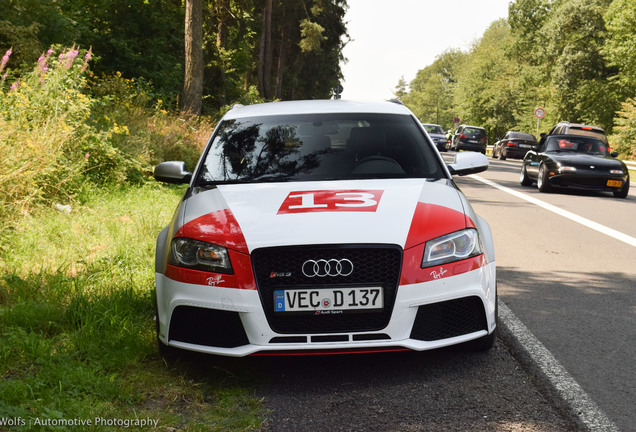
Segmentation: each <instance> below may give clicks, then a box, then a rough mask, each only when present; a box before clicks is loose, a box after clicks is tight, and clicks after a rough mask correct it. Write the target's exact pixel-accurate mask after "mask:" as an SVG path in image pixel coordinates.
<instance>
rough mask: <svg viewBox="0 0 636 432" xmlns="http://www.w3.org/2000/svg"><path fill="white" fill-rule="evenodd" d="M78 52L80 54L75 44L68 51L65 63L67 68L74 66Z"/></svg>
mask: <svg viewBox="0 0 636 432" xmlns="http://www.w3.org/2000/svg"><path fill="white" fill-rule="evenodd" d="M78 54H79V51H78V50H76V49H75V46H73V48H71V49H70V50H68V52H67V53H66V64H64V67H65V68H66V69H70V68H71V66H73V62H74V61H75V57H77V55H78Z"/></svg>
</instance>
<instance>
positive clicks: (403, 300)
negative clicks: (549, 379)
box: [154, 100, 497, 356]
mask: <svg viewBox="0 0 636 432" xmlns="http://www.w3.org/2000/svg"><path fill="white" fill-rule="evenodd" d="M487 167H488V160H487V159H486V157H485V156H484V155H482V154H478V153H460V154H457V155H456V156H455V159H454V161H453V162H452V163H450V164H446V163H445V162H444V159H443V158H442V157H441V156H440V153H439V152H438V150H437V149H436V148H435V145H434V144H433V142H431V141H430V138H429V137H428V135H427V134H426V132H425V130H424V129H423V127H422V125H421V124H420V122H419V121H418V119H417V118H416V117H415V116H414V115H413V114H412V113H411V111H409V110H408V109H407V108H406V107H405V106H403V105H402V104H401V103H398V102H392V101H388V102H364V103H361V102H352V101H345V100H324V101H293V102H273V103H265V104H258V105H251V106H235V107H233V108H232V109H231V110H230V111H229V112H228V113H227V114H226V115H225V116H224V117H223V118H222V119H221V121H220V122H219V123H218V125H217V126H216V129H215V130H214V132H213V134H212V137H211V138H210V140H209V142H208V144H207V146H206V148H205V149H204V151H203V154H202V156H201V158H200V160H199V162H198V164H197V166H196V167H195V168H194V170H193V171H192V172H189V171H187V170H186V166H185V164H184V163H183V162H174V161H170V162H163V163H161V164H159V165H157V167H156V168H155V172H154V175H155V178H156V179H157V180H159V181H164V182H169V183H187V184H188V188H187V190H186V192H185V195H184V197H183V198H182V200H181V202H180V203H179V205H178V207H177V210H176V212H175V214H174V217H173V219H172V221H171V223H170V225H168V226H167V227H166V228H165V229H163V230H162V231H161V233H160V234H159V237H158V240H157V251H156V265H155V267H156V285H157V286H156V306H157V338H158V342H159V349H160V351H161V352H162V353H163V354H169V353H174V352H175V351H177V352H178V351H179V349H185V350H193V351H199V352H204V353H210V354H216V355H227V356H246V355H256V354H258V355H266V354H301V353H345V352H352V351H354V352H376V351H386V350H402V349H410V350H418V351H420V350H428V349H434V348H440V347H444V346H449V345H454V344H463V346H464V347H466V348H469V349H475V350H486V349H489V348H490V347H491V346H492V344H493V343H494V340H495V329H496V323H497V307H496V303H497V291H496V287H497V283H496V274H495V256H494V249H493V240H492V236H491V232H490V228H489V226H488V224H487V223H486V222H485V221H484V220H483V219H481V218H480V217H479V216H477V215H476V214H475V212H474V211H473V209H472V208H471V206H470V204H469V203H468V201H467V200H466V198H465V197H464V195H463V194H462V192H461V191H460V190H459V189H458V188H457V186H456V185H455V183H454V182H453V180H452V177H451V176H452V175H464V174H470V173H476V172H480V171H483V170H485V169H487Z"/></svg>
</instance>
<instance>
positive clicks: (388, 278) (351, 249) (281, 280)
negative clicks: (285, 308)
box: [252, 245, 402, 334]
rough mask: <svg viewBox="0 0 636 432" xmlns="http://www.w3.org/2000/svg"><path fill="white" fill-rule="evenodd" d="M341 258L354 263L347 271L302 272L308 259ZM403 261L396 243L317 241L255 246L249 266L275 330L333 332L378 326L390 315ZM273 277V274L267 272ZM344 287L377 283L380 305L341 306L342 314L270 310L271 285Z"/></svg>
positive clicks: (384, 324)
mask: <svg viewBox="0 0 636 432" xmlns="http://www.w3.org/2000/svg"><path fill="white" fill-rule="evenodd" d="M320 259H324V260H330V259H336V260H342V259H348V260H349V261H351V262H352V263H353V266H354V270H353V272H352V273H351V274H350V275H347V276H325V277H312V278H309V277H306V276H305V275H304V274H303V272H302V266H303V263H304V262H305V261H307V260H320ZM401 266H402V248H400V247H399V246H395V245H316V246H301V247H297V246H294V247H273V248H262V249H256V250H254V251H253V253H252V267H253V269H254V276H255V278H256V284H257V286H258V291H259V294H260V298H261V302H262V304H263V309H264V311H265V316H266V317H267V321H268V323H269V325H270V326H271V328H272V329H273V330H274V331H275V332H277V333H283V334H285V333H286V334H290V333H310V334H311V333H336V332H359V331H377V330H380V329H383V328H384V327H386V325H387V324H388V323H389V320H390V318H391V312H392V311H393V305H394V303H395V296H396V293H397V287H398V283H399V278H400V268H401ZM272 276H273V277H272ZM347 286H361V287H363V286H382V287H383V289H384V308H383V309H382V310H379V311H345V312H344V313H342V314H320V315H316V314H314V313H300V314H299V313H290V312H279V313H275V312H274V290H277V289H300V288H321V287H322V288H326V287H347Z"/></svg>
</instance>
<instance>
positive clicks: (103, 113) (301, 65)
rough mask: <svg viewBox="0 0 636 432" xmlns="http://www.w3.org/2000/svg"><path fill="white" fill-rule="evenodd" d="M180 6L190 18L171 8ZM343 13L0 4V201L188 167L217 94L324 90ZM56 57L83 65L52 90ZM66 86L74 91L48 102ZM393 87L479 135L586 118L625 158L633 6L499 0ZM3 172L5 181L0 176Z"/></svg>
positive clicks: (424, 110) (312, 6)
mask: <svg viewBox="0 0 636 432" xmlns="http://www.w3.org/2000/svg"><path fill="white" fill-rule="evenodd" d="M192 7H194V9H193V10H194V12H192V13H193V14H194V15H196V20H194V21H193V19H192V14H191V15H190V16H186V13H187V12H186V11H187V10H188V8H192ZM190 10H192V9H190ZM346 10H347V3H346V0H331V1H330V0H302V1H289V0H266V1H256V0H215V1H211V0H187V1H186V0H55V1H42V0H4V1H3V2H2V3H0V53H2V52H4V53H5V55H4V57H3V60H2V63H1V64H0V73H1V74H2V81H1V82H0V99H1V100H0V102H1V103H2V115H1V116H0V119H1V120H0V121H2V122H3V123H5V122H6V123H5V124H3V125H2V126H3V128H2V130H3V131H4V132H3V133H4V134H6V136H7V138H4V139H3V144H5V145H6V144H9V146H10V147H12V146H15V147H14V148H20V149H21V148H22V144H20V143H24V142H33V146H31V147H30V148H32V150H33V154H27V153H25V152H22V151H21V152H19V153H20V155H19V157H16V159H14V160H13V162H11V163H10V162H6V161H4V162H2V165H0V168H2V172H3V173H5V177H3V180H2V181H1V183H0V197H1V198H2V202H3V204H4V206H3V207H5V208H4V210H3V211H5V212H6V211H7V208H6V207H7V205H8V204H10V205H9V207H12V208H15V207H16V206H15V205H14V204H15V200H18V201H19V202H20V206H18V207H20V208H21V209H22V210H26V209H27V208H28V207H29V206H30V205H31V204H32V203H33V202H36V201H43V202H45V203H46V202H50V201H51V200H52V199H53V198H56V199H58V200H63V199H62V198H60V195H61V196H63V198H64V199H66V200H70V199H73V197H74V196H75V195H76V194H77V193H78V191H79V190H80V189H81V184H82V182H84V181H89V182H92V183H95V182H97V183H100V184H105V183H122V182H124V183H125V182H130V181H132V182H135V181H140V180H141V179H143V178H145V177H147V176H148V174H149V173H150V172H151V171H152V166H153V165H154V164H156V163H157V162H159V161H161V160H165V159H179V160H185V161H186V162H187V165H188V166H189V167H192V166H193V165H194V164H195V163H196V160H197V157H198V154H199V152H200V150H201V147H202V146H203V145H204V143H205V140H206V136H207V135H209V132H210V131H211V129H212V128H213V126H214V124H215V122H216V120H217V119H218V118H219V117H220V116H221V115H222V114H223V113H224V112H225V110H227V109H228V107H229V106H231V104H234V103H244V104H248V103H254V102H261V101H267V100H286V99H316V98H329V97H332V95H333V89H334V87H336V86H337V85H338V83H339V81H340V80H341V79H342V72H341V69H340V67H341V65H342V63H343V62H345V61H346V59H345V58H343V55H342V50H343V47H344V46H345V45H346V44H347V43H349V42H350V40H349V36H348V34H347V28H346V22H345V21H344V19H345V12H346ZM192 22H195V23H198V26H199V27H200V30H201V32H200V33H201V34H200V36H199V39H200V45H201V48H202V50H201V51H200V54H199V55H200V56H201V60H200V61H201V63H202V65H201V67H200V68H199V69H197V70H195V71H194V72H192V71H191V70H188V69H187V68H186V64H187V63H188V59H189V57H190V56H191V53H190V52H187V51H184V38H185V39H188V38H187V37H186V35H189V34H190V33H189V32H188V26H191V25H192ZM184 23H185V25H184ZM451 31H452V29H451ZM387 37H390V35H387ZM53 52H54V53H53ZM68 52H77V53H76V54H75V55H78V56H79V60H81V59H82V58H83V57H86V55H88V56H89V57H90V63H88V64H86V65H82V66H80V61H79V60H78V61H77V62H76V63H77V69H80V71H77V72H74V71H73V68H71V67H68V68H65V69H64V70H66V72H65V74H66V78H64V79H62V78H60V79H59V80H58V87H56V90H55V91H53V90H54V87H55V86H54V85H53V82H55V79H53V75H55V64H56V62H57V63H61V62H60V61H59V60H56V59H55V56H61V55H66V54H65V53H68ZM378 61H381V58H379V59H378ZM49 63H51V64H49ZM54 63H55V64H54ZM34 64H37V66H36V67H35V68H34V67H33V65H34ZM44 69H46V70H44ZM60 73H61V72H60ZM193 74H195V75H196V76H195V77H193V76H192V75H193ZM192 79H198V80H199V81H200V85H201V88H200V90H199V93H200V95H199V99H200V100H201V104H200V107H199V106H198V107H197V108H196V109H195V110H194V112H192V110H190V111H189V112H188V110H189V107H187V106H186V107H184V101H185V100H186V99H187V97H186V96H187V95H184V92H187V91H188V90H187V89H188V88H190V87H188V86H187V85H186V84H187V83H188V82H189V81H191V80H192ZM20 84H22V85H20ZM65 86H66V88H65V89H64V88H63V87H65ZM59 92H61V93H59ZM69 92H71V93H72V92H76V93H77V97H75V98H73V99H72V101H69V103H65V104H62V105H64V110H61V111H60V109H55V110H53V111H50V109H49V108H50V107H51V106H60V103H61V101H63V100H65V99H68V98H69V94H70V93H69ZM395 96H396V98H398V99H401V100H402V101H403V102H404V103H405V104H406V105H407V106H408V107H409V108H411V109H412V110H413V111H414V113H415V114H416V115H417V116H418V117H419V118H420V120H421V121H423V122H432V123H438V124H441V125H442V126H443V127H444V128H446V129H451V128H452V127H453V126H454V124H453V120H454V119H455V118H459V119H461V122H462V123H468V124H474V125H480V126H483V127H485V128H486V129H487V131H488V135H489V140H490V141H491V144H492V142H494V140H496V139H497V138H498V137H500V136H502V135H503V134H504V133H505V132H506V131H507V130H522V131H526V132H532V133H536V119H535V118H534V117H533V116H532V113H533V112H534V109H535V108H537V107H542V108H544V109H545V111H546V113H547V116H546V118H544V119H543V121H542V123H543V128H545V129H544V130H542V131H545V130H547V129H549V128H550V127H551V126H552V125H554V124H555V123H557V122H558V121H560V120H568V121H571V122H582V123H588V124H594V125H599V126H601V127H603V128H604V129H605V130H606V132H607V133H608V134H609V135H611V139H610V142H611V144H612V145H613V149H614V150H617V151H619V153H620V154H621V156H622V157H624V158H632V157H634V156H636V155H635V154H634V152H635V147H636V145H635V144H634V142H635V138H636V101H635V100H634V97H635V96H636V4H635V3H634V2H633V1H630V0H613V1H612V0H516V1H513V2H511V3H510V7H509V15H508V18H507V19H502V20H499V21H496V22H493V23H492V24H491V25H490V27H489V28H488V29H487V30H486V32H485V33H484V35H483V36H482V37H481V38H480V39H479V40H477V41H475V43H474V44H473V46H472V47H471V48H470V49H469V50H466V51H462V50H460V49H451V50H448V51H446V52H443V53H440V55H439V56H438V57H437V58H436V60H435V62H434V63H433V64H431V65H428V66H425V67H424V68H423V69H421V70H420V71H419V72H418V73H417V76H416V78H415V79H413V81H412V82H410V83H406V82H404V81H403V80H402V81H401V82H399V83H397V85H396V90H395ZM38 109H40V110H42V112H40V113H38ZM62 112H64V114H62ZM19 113H22V114H19ZM186 113H190V114H195V115H196V116H195V117H194V118H193V117H192V116H186V115H185V114H186ZM60 115H65V116H70V117H69V119H68V120H70V119H71V118H72V121H70V122H69V121H67V122H58V123H59V124H60V125H64V126H66V127H67V128H70V129H72V132H69V131H68V130H66V129H64V130H62V132H63V134H62V135H63V136H64V137H65V138H64V140H67V141H68V143H67V144H66V145H60V140H56V143H57V144H53V145H57V147H56V151H55V157H53V156H51V157H49V158H48V162H43V163H48V164H53V165H56V164H58V162H59V161H60V160H64V164H63V165H64V166H61V165H59V164H58V166H48V168H47V169H46V170H42V169H41V168H42V167H36V164H35V163H34V162H33V158H34V157H39V156H41V153H42V152H41V150H42V149H38V147H39V146H40V147H42V146H46V144H44V143H43V142H42V140H41V139H36V137H38V136H39V134H38V131H41V127H42V125H43V124H47V125H48V126H47V133H46V136H48V137H50V136H53V135H55V134H52V133H51V124H52V122H55V121H56V120H55V118H53V117H52V116H58V117H59V116H60ZM43 119H48V122H46V123H45V122H43ZM73 122H74V123H73ZM25 132H26V135H25ZM11 143H15V144H11ZM86 155H88V157H87V156H86ZM25 165H29V166H31V167H33V168H34V171H36V172H37V173H39V174H37V175H36V173H34V175H35V177H37V176H38V175H40V176H41V175H42V171H44V172H46V173H47V175H46V176H45V178H40V179H38V178H34V179H33V182H34V185H35V187H34V188H31V191H32V192H31V193H30V194H27V195H24V193H25V191H24V190H22V191H20V190H19V189H21V188H20V187H18V184H17V183H15V182H18V183H20V182H24V181H26V180H25V176H27V174H28V171H29V170H28V169H27V168H25ZM71 167H72V168H71ZM16 171H17V172H19V173H20V176H17V175H12V174H11V173H15V172H16ZM62 173H63V176H62ZM7 175H8V176H9V179H7V178H6V176H7ZM62 177H64V179H62ZM75 177H76V178H75ZM52 179H55V181H53V180H52ZM51 181H53V182H54V183H55V187H51V185H50V183H51ZM7 182H9V183H7ZM11 182H13V183H11ZM22 189H24V188H22ZM34 194H35V195H34ZM0 212H1V211H0Z"/></svg>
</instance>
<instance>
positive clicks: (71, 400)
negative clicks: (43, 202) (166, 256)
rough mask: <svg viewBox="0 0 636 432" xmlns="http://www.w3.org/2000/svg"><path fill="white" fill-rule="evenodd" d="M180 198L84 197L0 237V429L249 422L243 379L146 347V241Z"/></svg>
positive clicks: (238, 425)
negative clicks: (165, 357)
mask: <svg viewBox="0 0 636 432" xmlns="http://www.w3.org/2000/svg"><path fill="white" fill-rule="evenodd" d="M182 193H183V188H182V187H166V186H161V185H158V184H154V183H153V184H146V185H143V186H139V187H133V188H127V189H120V190H108V191H97V190H93V191H91V192H90V193H86V194H85V195H84V196H83V197H82V199H81V200H80V201H81V202H82V204H80V205H78V206H77V207H75V208H73V209H71V211H70V213H65V212H61V211H58V210H55V209H53V208H50V209H43V210H41V211H38V212H36V213H34V214H32V215H30V216H27V217H25V218H24V219H21V220H19V221H15V222H14V223H13V224H12V228H11V230H10V231H8V232H4V233H2V234H0V373H1V375H0V430H24V428H25V427H27V428H28V429H29V430H51V429H55V430H93V431H100V430H108V431H112V430H120V429H126V430H183V431H191V430H206V431H210V430H212V431H214V430H216V431H233V430H242V431H245V430H254V429H258V427H260V425H261V423H262V419H261V417H262V414H263V413H262V407H261V405H260V402H259V400H257V399H256V398H254V396H253V389H251V388H250V384H249V383H247V384H246V383H243V382H241V381H240V379H238V378H237V377H235V376H233V375H232V374H231V373H230V372H229V371H227V370H224V369H223V368H214V367H212V366H211V365H209V367H208V366H206V364H205V363H199V364H193V363H192V362H188V361H187V360H186V361H183V362H179V361H177V362H171V363H167V362H165V361H164V360H163V359H162V358H160V357H159V356H158V354H157V352H156V342H155V332H154V328H155V326H154V312H153V305H152V297H153V290H154V248H155V238H156V235H157V234H158V232H159V231H160V230H161V228H162V227H163V226H165V225H166V224H167V223H168V222H169V220H170V217H171V215H172V212H173V210H174V208H175V206H176V203H177V201H178V200H179V198H180V196H181V195H182ZM201 369H204V370H201Z"/></svg>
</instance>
